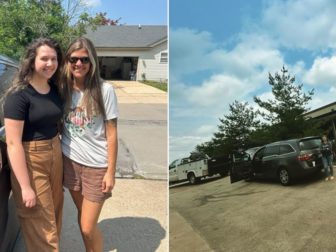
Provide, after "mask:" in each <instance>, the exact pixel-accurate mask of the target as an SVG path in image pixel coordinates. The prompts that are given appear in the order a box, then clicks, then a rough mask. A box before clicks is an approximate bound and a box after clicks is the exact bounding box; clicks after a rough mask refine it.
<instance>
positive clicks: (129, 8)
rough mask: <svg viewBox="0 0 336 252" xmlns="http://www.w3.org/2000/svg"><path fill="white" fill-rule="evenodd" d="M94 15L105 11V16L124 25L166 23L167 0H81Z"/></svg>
mask: <svg viewBox="0 0 336 252" xmlns="http://www.w3.org/2000/svg"><path fill="white" fill-rule="evenodd" d="M83 2H85V3H86V5H87V6H88V11H89V12H90V13H91V14H92V15H94V14H96V13H98V12H103V13H104V12H106V13H107V17H108V18H111V19H118V18H120V17H121V20H120V23H121V24H126V25H139V24H141V25H166V24H167V0H83Z"/></svg>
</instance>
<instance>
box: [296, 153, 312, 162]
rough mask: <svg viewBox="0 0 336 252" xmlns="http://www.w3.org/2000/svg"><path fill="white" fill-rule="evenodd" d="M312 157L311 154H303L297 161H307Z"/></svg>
mask: <svg viewBox="0 0 336 252" xmlns="http://www.w3.org/2000/svg"><path fill="white" fill-rule="evenodd" d="M312 157H313V154H303V155H300V156H298V157H297V159H298V160H299V161H309V160H311V159H312Z"/></svg>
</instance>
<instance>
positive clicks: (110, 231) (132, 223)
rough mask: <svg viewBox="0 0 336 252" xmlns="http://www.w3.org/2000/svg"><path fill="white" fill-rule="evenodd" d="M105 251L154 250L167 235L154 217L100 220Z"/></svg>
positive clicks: (150, 251)
mask: <svg viewBox="0 0 336 252" xmlns="http://www.w3.org/2000/svg"><path fill="white" fill-rule="evenodd" d="M98 225H99V228H100V230H101V231H102V233H103V236H104V251H105V252H107V251H118V252H133V251H134V252H136V251H146V252H152V251H153V252H154V251H156V250H157V248H158V247H159V245H160V242H161V240H162V239H163V238H164V237H165V236H166V231H165V230H164V228H163V227H162V226H161V224H160V223H159V222H158V221H157V220H155V219H152V218H143V217H120V218H115V219H106V220H102V221H101V222H99V224H98Z"/></svg>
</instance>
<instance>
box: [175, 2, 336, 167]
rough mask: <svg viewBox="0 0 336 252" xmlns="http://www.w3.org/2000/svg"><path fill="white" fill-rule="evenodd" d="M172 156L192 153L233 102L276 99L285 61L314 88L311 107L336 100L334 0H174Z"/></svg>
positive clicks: (252, 104) (176, 156)
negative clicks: (276, 78)
mask: <svg viewBox="0 0 336 252" xmlns="http://www.w3.org/2000/svg"><path fill="white" fill-rule="evenodd" d="M169 12H170V16H169V22H170V23H169V25H170V26H169V45H170V46H169V53H170V57H169V60H170V63H169V84H170V88H169V90H170V94H169V97H170V100H169V136H170V137H169V145H170V146H169V156H170V161H173V160H174V159H175V158H179V157H184V156H188V155H189V152H190V151H192V150H193V149H194V147H195V146H196V145H197V144H200V143H202V142H205V141H208V140H210V139H211V137H212V136H213V133H214V132H216V131H217V125H218V124H219V120H218V118H223V116H224V115H225V114H227V113H228V108H229V104H231V103H232V102H233V101H234V100H238V101H247V102H249V104H250V105H251V106H253V107H257V106H256V105H255V104H254V102H253V96H258V97H262V98H264V99H268V98H272V94H271V89H270V87H269V85H268V73H271V74H274V73H275V72H279V71H280V69H281V67H282V66H283V65H284V66H286V67H287V68H288V69H289V72H290V73H291V74H292V75H295V77H296V83H297V84H300V83H302V84H303V85H304V89H305V91H308V90H311V89H313V88H314V89H315V95H314V96H313V99H312V101H311V102H310V103H309V105H308V107H309V108H311V109H314V108H317V107H320V106H323V105H326V104H328V103H331V102H334V101H335V100H336V55H335V48H336V22H335V18H334V13H336V1H334V0H320V1H315V0H290V1H285V0H270V1H263V0H250V1H244V0H208V1H205V0H183V1H181V0H170V1H169Z"/></svg>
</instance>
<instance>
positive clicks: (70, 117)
mask: <svg viewBox="0 0 336 252" xmlns="http://www.w3.org/2000/svg"><path fill="white" fill-rule="evenodd" d="M102 94H103V100H104V107H105V112H106V119H105V120H110V119H114V118H117V117H118V106H117V97H116V95H115V92H114V89H113V86H112V85H111V84H108V83H103V84H102ZM82 98H83V93H82V92H80V91H74V92H73V95H72V104H71V109H70V111H69V113H68V114H67V115H65V117H64V127H63V134H62V151H63V154H64V155H65V156H67V157H69V158H70V159H72V160H74V161H75V162H78V163H80V164H83V165H86V166H90V167H97V168H105V167H107V142H106V135H105V121H104V118H103V116H102V115H93V116H90V117H89V116H88V115H87V113H86V110H85V109H84V108H83V107H81V106H80V105H81V100H82Z"/></svg>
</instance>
